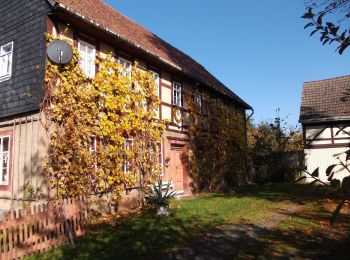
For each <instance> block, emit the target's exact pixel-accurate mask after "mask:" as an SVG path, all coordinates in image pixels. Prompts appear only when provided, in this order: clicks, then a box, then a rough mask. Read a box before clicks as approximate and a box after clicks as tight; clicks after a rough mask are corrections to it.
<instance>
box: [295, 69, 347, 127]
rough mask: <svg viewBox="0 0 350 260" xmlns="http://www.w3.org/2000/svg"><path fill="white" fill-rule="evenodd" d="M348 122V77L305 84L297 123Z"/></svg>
mask: <svg viewBox="0 0 350 260" xmlns="http://www.w3.org/2000/svg"><path fill="white" fill-rule="evenodd" d="M343 120H350V75H349V76H343V77H337V78H331V79H324V80H318V81H311V82H305V83H304V86H303V92H302V98H301V108H300V118H299V122H301V123H306V122H322V121H343Z"/></svg>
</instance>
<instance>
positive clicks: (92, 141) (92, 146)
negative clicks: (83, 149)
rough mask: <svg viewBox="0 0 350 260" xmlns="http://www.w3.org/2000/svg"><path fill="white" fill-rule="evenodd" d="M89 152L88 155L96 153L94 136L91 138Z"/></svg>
mask: <svg viewBox="0 0 350 260" xmlns="http://www.w3.org/2000/svg"><path fill="white" fill-rule="evenodd" d="M89 151H90V153H94V152H96V151H97V138H96V136H94V135H93V136H91V142H90V147H89Z"/></svg>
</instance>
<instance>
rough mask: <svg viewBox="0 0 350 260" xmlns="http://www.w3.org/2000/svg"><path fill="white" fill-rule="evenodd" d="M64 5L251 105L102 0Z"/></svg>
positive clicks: (60, 0)
mask: <svg viewBox="0 0 350 260" xmlns="http://www.w3.org/2000/svg"><path fill="white" fill-rule="evenodd" d="M55 2H56V3H57V4H59V6H60V7H61V8H64V9H66V10H69V11H70V12H74V13H77V14H79V15H82V16H83V17H85V18H86V19H88V20H92V21H93V22H94V23H97V24H99V25H100V26H101V27H103V28H105V29H108V30H110V31H113V32H115V33H117V34H118V35H119V37H121V38H123V39H126V40H128V41H130V42H131V43H133V44H134V45H135V46H138V47H139V48H142V49H143V50H144V51H148V52H149V53H151V54H153V55H155V56H157V57H159V58H160V59H161V60H162V61H163V62H166V63H170V64H173V65H174V66H175V67H177V68H178V69H180V70H182V71H183V73H185V74H186V75H188V76H190V77H191V78H193V79H195V80H198V81H199V82H201V83H203V84H205V85H207V86H209V87H212V88H214V89H215V90H217V91H219V92H220V93H222V94H224V95H225V96H228V97H230V98H231V99H233V100H235V101H236V102H237V103H238V104H240V105H241V106H243V107H245V108H250V106H249V105H248V104H247V103H245V102H244V101H243V100H242V99H241V98H240V97H238V96H237V95H236V94H235V93H233V92H232V91H231V90H230V89H228V88H227V87H226V86H225V85H224V84H222V83H221V82H220V81H219V80H218V79H216V78H215V77H214V76H213V75H211V74H210V73H209V72H208V71H207V70H206V69H205V68H204V67H203V66H202V65H200V64H199V63H198V62H196V61H195V60H193V59H192V58H191V57H189V56H188V55H186V54H185V53H183V52H181V51H180V50H178V49H176V48H175V47H173V46H171V45H170V44H168V43H167V42H165V41H164V40H162V39H161V38H159V37H158V36H157V35H155V34H153V33H152V32H150V31H148V30H147V29H145V28H144V27H142V26H141V25H139V24H137V23H136V22H134V21H132V20H130V19H129V18H127V17H126V16H124V15H122V14H121V13H119V12H118V11H116V10H115V9H113V8H112V7H110V6H109V5H107V4H106V3H104V2H103V1H101V0H56V1H55Z"/></svg>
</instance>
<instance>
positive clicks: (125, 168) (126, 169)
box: [123, 138, 133, 173]
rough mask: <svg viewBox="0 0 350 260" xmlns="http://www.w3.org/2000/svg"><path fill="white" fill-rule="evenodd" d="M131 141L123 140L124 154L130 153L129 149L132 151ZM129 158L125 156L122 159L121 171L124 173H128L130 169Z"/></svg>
mask: <svg viewBox="0 0 350 260" xmlns="http://www.w3.org/2000/svg"><path fill="white" fill-rule="evenodd" d="M132 143H133V141H132V139H129V138H124V149H125V151H126V152H131V149H132ZM129 159H130V158H129V156H127V155H125V158H124V160H125V161H124V163H123V171H124V172H125V173H128V172H130V170H131V169H130V168H131V162H130V160H129Z"/></svg>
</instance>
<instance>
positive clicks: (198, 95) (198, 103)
mask: <svg viewBox="0 0 350 260" xmlns="http://www.w3.org/2000/svg"><path fill="white" fill-rule="evenodd" d="M194 104H195V106H196V108H197V110H198V112H201V110H202V95H201V93H198V92H196V93H195V94H194Z"/></svg>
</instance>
